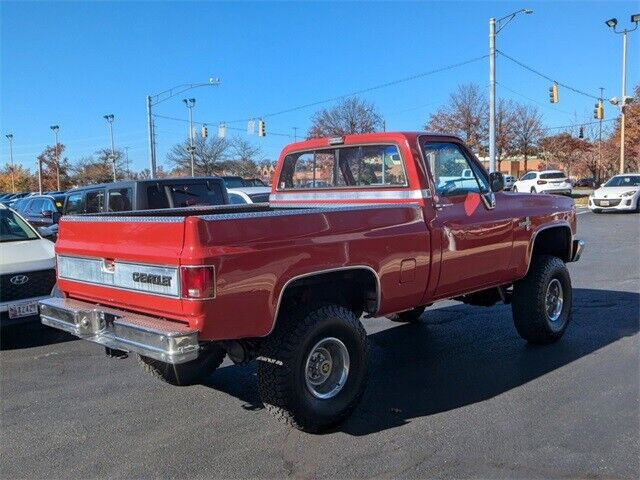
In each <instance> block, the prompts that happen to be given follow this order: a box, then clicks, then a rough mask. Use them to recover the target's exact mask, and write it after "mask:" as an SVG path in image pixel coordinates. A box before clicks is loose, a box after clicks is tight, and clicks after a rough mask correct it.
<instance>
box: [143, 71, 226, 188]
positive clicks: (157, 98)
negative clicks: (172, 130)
mask: <svg viewBox="0 0 640 480" xmlns="http://www.w3.org/2000/svg"><path fill="white" fill-rule="evenodd" d="M219 85H220V79H219V78H214V77H211V78H209V83H185V84H182V85H177V86H175V87H172V88H170V89H169V90H165V91H164V92H160V93H158V94H155V95H147V135H148V143H149V167H150V170H151V172H150V176H151V178H155V177H156V165H157V162H156V137H155V126H154V124H153V107H154V106H155V105H158V104H159V103H162V102H164V101H165V100H169V99H170V98H173V97H175V96H176V95H180V94H181V93H184V92H186V91H187V90H191V89H192V88H198V87H208V86H213V87H217V86H219Z"/></svg>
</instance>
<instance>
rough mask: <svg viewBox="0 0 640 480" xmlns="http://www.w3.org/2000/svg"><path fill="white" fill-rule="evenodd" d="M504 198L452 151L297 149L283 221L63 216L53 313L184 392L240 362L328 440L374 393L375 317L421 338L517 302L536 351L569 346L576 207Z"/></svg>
mask: <svg viewBox="0 0 640 480" xmlns="http://www.w3.org/2000/svg"><path fill="white" fill-rule="evenodd" d="M502 188H503V180H502V176H501V174H499V173H492V174H487V173H486V172H485V171H484V169H483V168H482V166H481V164H480V163H479V162H478V160H477V159H476V157H475V156H474V155H473V154H472V153H471V152H470V151H469V149H468V148H467V147H466V146H465V145H464V144H463V143H462V141H460V140H459V139H458V138H456V137H453V136H447V135H433V134H427V133H424V132H423V133H376V134H365V135H352V136H346V137H344V138H331V139H314V140H309V141H305V142H300V143H295V144H292V145H289V146H287V147H286V148H285V149H284V151H283V152H282V155H281V156H280V159H279V162H278V165H277V168H276V171H275V176H274V179H273V189H272V193H271V197H270V203H269V204H249V205H224V206H213V207H206V208H204V209H199V210H198V209H169V210H163V211H151V212H142V211H140V212H124V213H120V214H100V215H93V216H86V215H85V216H83V215H79V216H66V217H64V218H63V220H62V222H61V224H60V234H59V238H58V242H57V244H56V255H57V275H58V286H59V289H60V291H61V292H62V294H63V296H62V297H61V298H52V299H48V300H43V301H42V302H40V313H41V318H42V322H43V323H44V324H46V325H49V326H52V327H56V328H59V329H62V330H65V331H67V332H71V333H72V334H74V335H77V336H78V337H81V338H84V339H86V340H90V341H92V342H95V343H99V344H101V345H104V346H105V347H106V348H107V353H108V354H110V355H111V356H123V355H126V352H135V353H137V354H138V355H139V359H140V363H141V364H142V366H143V368H144V369H145V370H147V371H148V372H149V373H151V374H153V375H155V376H157V377H159V378H161V379H163V380H165V381H167V382H169V383H171V384H174V385H189V384H193V383H197V382H198V381H200V380H201V379H202V378H203V377H205V376H206V375H209V374H210V373H211V372H212V371H213V370H215V369H216V368H217V367H218V366H219V365H220V364H221V363H222V361H223V359H224V357H225V356H226V355H228V356H229V357H230V358H231V360H232V361H233V362H235V363H246V362H249V361H252V360H254V359H255V360H257V361H258V387H259V391H260V395H261V397H262V401H263V402H264V404H265V405H266V406H267V408H268V409H269V410H270V411H271V412H272V413H273V414H274V415H275V416H277V417H278V418H280V419H281V420H284V421H285V422H287V423H288V424H290V425H293V426H295V427H297V428H300V429H303V430H307V431H320V430H323V429H326V428H329V427H331V426H334V425H336V424H338V423H339V422H341V421H342V420H343V419H345V418H346V417H347V416H348V415H349V414H350V412H351V411H352V410H353V408H354V407H355V406H356V404H357V403H358V400H359V399H360V397H361V396H362V393H363V390H364V388H365V379H366V377H367V375H366V371H367V336H366V334H365V330H364V329H363V327H362V324H361V320H360V319H361V318H364V319H366V318H368V317H373V316H385V315H386V316H389V318H391V319H392V320H395V321H398V322H415V321H417V320H418V319H419V318H420V316H421V315H422V313H423V312H424V310H425V308H426V307H427V306H429V305H431V304H432V303H433V302H435V301H437V300H443V299H455V300H459V301H462V302H465V303H468V304H472V305H479V306H490V305H494V304H496V303H498V302H504V303H510V304H511V307H512V311H513V320H514V323H515V327H516V330H517V331H518V333H519V334H520V336H521V337H522V338H524V339H525V340H527V341H528V342H532V343H540V344H544V343H551V342H553V341H555V340H557V339H559V338H560V337H561V336H562V334H563V333H564V331H565V329H566V328H567V324H568V322H569V319H570V316H571V300H572V290H571V280H570V278H569V273H568V271H567V268H566V266H565V264H566V263H567V262H571V261H576V260H578V258H579V257H580V254H581V252H582V249H583V246H584V243H583V242H582V241H580V240H577V239H575V238H574V234H575V229H576V216H575V207H574V204H573V201H572V200H571V199H569V198H565V197H559V196H551V195H531V194H529V193H510V192H504V191H502ZM363 315H364V316H363ZM425 348H428V346H425ZM408 367H409V366H408ZM409 368H410V367H409Z"/></svg>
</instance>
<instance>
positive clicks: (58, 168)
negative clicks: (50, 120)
mask: <svg viewBox="0 0 640 480" xmlns="http://www.w3.org/2000/svg"><path fill="white" fill-rule="evenodd" d="M49 128H51V130H53V135H54V136H55V139H56V182H57V184H58V191H60V151H59V150H58V131H59V130H60V127H59V126H58V125H51V127H49ZM40 177H42V165H40ZM40 194H42V178H41V179H40Z"/></svg>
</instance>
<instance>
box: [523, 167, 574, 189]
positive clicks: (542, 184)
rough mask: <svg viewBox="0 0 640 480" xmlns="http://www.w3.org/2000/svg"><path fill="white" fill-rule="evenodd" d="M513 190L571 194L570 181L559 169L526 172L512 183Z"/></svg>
mask: <svg viewBox="0 0 640 480" xmlns="http://www.w3.org/2000/svg"><path fill="white" fill-rule="evenodd" d="M513 191H514V192H529V193H562V194H564V195H571V182H569V179H568V178H567V176H566V175H565V174H564V172H562V171H560V170H542V171H541V172H527V173H525V174H524V175H523V176H522V177H520V180H518V181H517V182H516V183H515V184H514V185H513Z"/></svg>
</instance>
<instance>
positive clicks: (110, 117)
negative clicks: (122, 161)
mask: <svg viewBox="0 0 640 480" xmlns="http://www.w3.org/2000/svg"><path fill="white" fill-rule="evenodd" d="M102 118H104V119H105V120H106V121H107V122H108V123H109V133H110V134H111V165H112V167H113V181H114V182H115V181H116V149H115V145H114V143H113V121H114V120H115V117H114V115H113V114H112V113H110V114H109V115H104V116H103V117H102Z"/></svg>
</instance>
